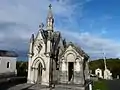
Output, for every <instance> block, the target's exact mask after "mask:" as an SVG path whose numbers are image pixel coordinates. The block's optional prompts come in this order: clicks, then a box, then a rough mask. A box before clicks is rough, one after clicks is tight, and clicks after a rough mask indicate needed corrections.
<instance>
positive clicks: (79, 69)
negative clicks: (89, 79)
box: [74, 60, 84, 85]
mask: <svg viewBox="0 0 120 90" xmlns="http://www.w3.org/2000/svg"><path fill="white" fill-rule="evenodd" d="M74 65H75V70H74V84H81V85H83V84H84V71H83V64H82V62H80V61H79V60H76V62H75V64H74Z"/></svg>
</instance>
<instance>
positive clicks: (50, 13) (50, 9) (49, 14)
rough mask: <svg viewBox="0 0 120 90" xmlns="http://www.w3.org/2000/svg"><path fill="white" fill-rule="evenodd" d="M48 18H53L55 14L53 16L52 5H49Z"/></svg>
mask: <svg viewBox="0 0 120 90" xmlns="http://www.w3.org/2000/svg"><path fill="white" fill-rule="evenodd" d="M48 18H53V14H52V5H51V4H50V5H49V12H48Z"/></svg>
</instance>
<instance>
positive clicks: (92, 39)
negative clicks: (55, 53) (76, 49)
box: [62, 31, 120, 58]
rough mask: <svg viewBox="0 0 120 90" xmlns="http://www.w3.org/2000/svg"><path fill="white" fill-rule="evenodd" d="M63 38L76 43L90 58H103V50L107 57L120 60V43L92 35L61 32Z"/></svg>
mask: <svg viewBox="0 0 120 90" xmlns="http://www.w3.org/2000/svg"><path fill="white" fill-rule="evenodd" d="M62 34H63V35H64V36H67V37H69V39H70V40H72V41H75V42H76V43H78V44H79V45H80V46H82V48H83V49H84V50H85V51H86V52H87V53H88V54H89V55H90V56H91V57H93V56H96V57H103V54H102V53H103V50H104V52H105V53H106V56H107V57H118V58H120V43H118V42H116V41H114V40H111V39H107V38H102V37H100V36H97V35H93V34H91V33H88V32H81V33H80V32H71V31H62Z"/></svg>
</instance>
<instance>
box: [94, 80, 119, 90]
mask: <svg viewBox="0 0 120 90" xmlns="http://www.w3.org/2000/svg"><path fill="white" fill-rule="evenodd" d="M93 90H120V80H117V79H114V80H99V81H94V82H93Z"/></svg>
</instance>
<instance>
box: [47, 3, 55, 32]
mask: <svg viewBox="0 0 120 90" xmlns="http://www.w3.org/2000/svg"><path fill="white" fill-rule="evenodd" d="M53 23H54V18H53V13H52V5H51V4H50V5H49V11H48V16H47V30H49V31H53Z"/></svg>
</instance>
